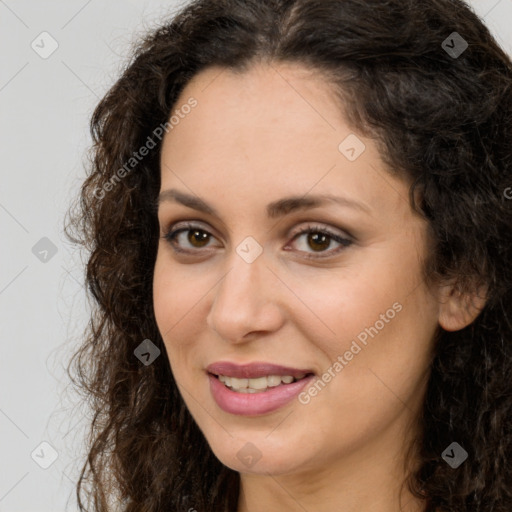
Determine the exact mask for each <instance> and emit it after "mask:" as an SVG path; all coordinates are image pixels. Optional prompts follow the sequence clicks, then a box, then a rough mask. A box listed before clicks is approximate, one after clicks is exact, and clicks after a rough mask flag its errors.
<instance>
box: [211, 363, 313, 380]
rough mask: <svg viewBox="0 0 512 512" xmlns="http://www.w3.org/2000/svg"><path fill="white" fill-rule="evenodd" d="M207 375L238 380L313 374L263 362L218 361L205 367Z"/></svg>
mask: <svg viewBox="0 0 512 512" xmlns="http://www.w3.org/2000/svg"><path fill="white" fill-rule="evenodd" d="M206 370H207V371H208V373H213V374H215V375H226V376H227V377H237V378H238V379H256V378H258V377H265V376H268V375H291V376H292V377H300V376H301V375H305V374H306V375H307V374H308V373H313V371H312V370H311V369H300V368H290V367H287V366H279V365H275V364H271V363H265V362H255V363H249V364H244V365H240V364H235V363H230V362H229V361H219V362H217V363H213V364H210V365H208V366H207V367H206Z"/></svg>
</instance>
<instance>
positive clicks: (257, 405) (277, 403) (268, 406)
mask: <svg viewBox="0 0 512 512" xmlns="http://www.w3.org/2000/svg"><path fill="white" fill-rule="evenodd" d="M207 370H208V372H209V373H208V379H209V380H210V391H211V393H212V396H213V399H214V400H215V402H216V403H217V405H218V406H219V407H220V408H221V409H222V410H223V411H225V412H228V413H230V414H238V415H242V416H257V415H259V414H266V413H269V412H272V411H275V410H276V409H279V408H281V407H283V406H284V405H286V404H287V403H289V402H291V401H292V400H293V399H294V398H295V397H296V396H297V395H298V394H299V393H300V392H301V391H302V390H303V389H304V388H305V387H306V386H307V385H308V384H309V383H310V382H311V381H312V380H313V379H314V378H315V375H313V374H312V372H311V370H307V369H306V370H299V369H297V368H289V367H286V366H277V365H274V364H269V363H251V364H246V365H237V364H234V363H229V362H218V363H214V364H211V365H209V366H208V367H207ZM304 374H306V375H307V374H310V375H308V376H306V377H304V378H303V379H301V380H298V381H297V382H292V383H291V384H280V385H279V386H276V387H273V388H270V389H268V390H267V391H260V392H258V393H239V392H237V391H232V390H231V389H229V388H228V387H227V386H225V385H224V384H223V383H222V382H221V381H220V380H219V379H218V378H217V377H216V375H226V376H228V377H237V378H239V379H243V378H245V379H250V378H257V377H263V376H266V375H291V376H292V377H300V376H301V375H304Z"/></svg>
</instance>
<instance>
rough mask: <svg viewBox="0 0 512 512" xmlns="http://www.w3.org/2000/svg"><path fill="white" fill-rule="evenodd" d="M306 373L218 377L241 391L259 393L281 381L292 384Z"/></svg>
mask: <svg viewBox="0 0 512 512" xmlns="http://www.w3.org/2000/svg"><path fill="white" fill-rule="evenodd" d="M305 375H306V374H305V373H303V374H301V375H298V376H297V377H296V378H294V377H292V376H291V375H268V376H266V377H257V378H255V379H238V378H236V377H228V376H226V375H219V376H218V377H219V380H220V381H221V382H223V383H224V384H225V385H226V386H227V387H229V388H231V389H233V390H235V391H238V392H239V393H257V392H259V391H266V390H267V389H268V388H274V387H276V386H279V385H280V384H281V383H283V384H291V383H292V382H293V381H294V380H300V379H302V378H303V377H305Z"/></svg>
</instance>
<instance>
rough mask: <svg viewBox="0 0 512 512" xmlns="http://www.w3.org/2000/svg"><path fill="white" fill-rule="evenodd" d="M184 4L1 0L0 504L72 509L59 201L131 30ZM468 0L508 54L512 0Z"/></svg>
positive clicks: (66, 261) (67, 250)
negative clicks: (0, 254) (53, 46)
mask: <svg viewBox="0 0 512 512" xmlns="http://www.w3.org/2000/svg"><path fill="white" fill-rule="evenodd" d="M182 4H183V2H180V3H178V2H175V1H167V2H166V1H164V0H144V1H141V0H139V1H137V2H136V1H135V0H130V1H127V0H125V1H123V2H121V1H120V0H109V1H100V0H89V1H87V0H72V1H71V0H68V1H64V0H62V1H45V2H43V1H40V0H33V1H28V0H25V1H18V2H16V1H14V0H6V1H2V0H0V48H1V50H0V52H1V53H0V58H1V66H0V112H1V118H0V119H1V122H0V130H1V132H0V138H1V141H2V144H1V146H0V151H1V158H0V169H1V171H0V172H1V186H0V229H1V233H0V234H1V240H2V241H4V243H3V244H2V249H3V250H2V252H1V253H2V259H1V265H0V315H1V317H0V326H1V330H2V331H1V332H2V335H1V351H2V352H1V357H0V379H1V380H0V389H1V396H0V460H1V464H0V512H31V511H36V512H55V511H62V510H70V511H74V510H78V507H77V504H76V499H75V496H74V494H75V488H74V486H75V482H76V480H77V478H78V474H79V469H80V468H81V466H82V461H83V457H85V450H84V446H83V442H82V440H83V436H84V434H85V425H86V421H85V420H84V417H85V416H84V415H85V414H86V413H87V410H85V408H84V407H83V406H81V405H80V402H79V401H78V398H77V397H76V396H75V395H74V393H73V391H72V388H70V383H69V380H68V378H67V376H66V373H65V367H66V366H67V362H68V359H69V357H70V355H71V353H72V352H73V351H74V350H75V349H76V346H77V343H78V342H79V338H80V335H81V333H82V331H83V328H84V327H85V325H86V323H87V321H88V316H87V311H88V305H87V302H86V300H85V292H84V289H83V270H82V267H81V261H80V257H79V254H78V253H77V251H76V250H74V248H73V247H72V246H71V245H70V244H69V243H68V242H67V240H66V239H65V238H64V236H63V234H62V226H63V222H64V214H65V212H66V210H67V208H68V207H69V205H70V202H71V200H72V199H73V198H74V197H76V194H77V192H78V189H79V186H80V183H81V181H82V179H83V177H84V170H83V167H84V165H85V164H86V150H87V148H88V147H89V145H90V142H91V140H90V136H89V131H88V130H89V128H88V122H89V118H90V115H91V113H92V110H93V108H94V106H95V105H96V103H97V102H98V101H99V99H100V98H101V97H102V96H103V94H104V93H105V92H106V91H107V90H108V88H109V87H110V86H111V85H112V84H113V83H114V81H115V80H116V78H117V76H118V74H119V71H120V70H121V67H122V65H123V64H124V62H125V55H126V51H127V49H128V48H129V46H130V44H131V42H132V41H133V40H135V39H136V38H137V36H138V35H141V34H142V33H144V32H145V31H146V30H147V29H150V28H152V27H154V26H156V25H158V24H159V23H160V22H161V21H162V19H163V18H165V17H167V16H168V15H169V14H172V13H173V12H174V11H175V10H176V9H177V7H179V6H180V5H182ZM471 5H473V6H474V8H475V10H476V11H477V13H478V14H479V15H480V16H482V17H483V18H484V21H485V23H486V24H487V26H488V27H489V28H490V29H491V31H492V32H493V33H494V34H495V36H496V37H497V39H498V41H499V42H500V44H501V45H502V47H503V48H504V49H505V50H506V51H507V52H508V53H509V54H511V55H512V28H511V27H512V24H511V21H512V0H489V1H487V0H474V1H472V2H471ZM42 32H48V33H49V34H50V36H44V35H43V36H40V34H41V33H42ZM41 39H42V40H43V41H42V42H41ZM33 41H35V42H34V46H35V45H38V46H36V48H37V51H38V52H39V53H36V51H35V49H33V48H32V46H31V45H32V42H33ZM53 41H56V43H54V42H53ZM52 44H58V48H57V49H56V50H55V51H54V52H53V53H52V54H51V55H49V56H48V57H47V58H43V57H42V56H41V54H42V55H43V56H46V55H45V54H44V52H48V51H49V50H51V45H52ZM41 239H43V240H41ZM46 239H48V240H46ZM5 241H7V244H6V243H5ZM36 244H37V245H36ZM34 247H35V248H34ZM52 247H53V251H54V252H55V251H56V252H55V254H53V253H52ZM45 250H48V253H45V252H44V251H45ZM43 442H45V443H49V445H51V448H50V447H49V446H48V445H46V444H43V445H41V443H43ZM53 450H55V453H54V452H53ZM52 454H53V455H57V458H56V459H55V460H54V461H53V462H52ZM50 463H51V465H49V467H47V469H44V468H43V467H41V466H45V465H48V464H50Z"/></svg>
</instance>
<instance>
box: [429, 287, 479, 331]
mask: <svg viewBox="0 0 512 512" xmlns="http://www.w3.org/2000/svg"><path fill="white" fill-rule="evenodd" d="M487 290H488V288H487V286H485V285H481V286H479V287H476V289H475V291H474V292H473V293H463V292H461V291H460V290H459V288H458V286H457V284H456V283H455V282H454V281H452V282H450V284H447V285H443V286H441V287H440V304H439V318H438V320H439V325H440V326H441V327H442V328H443V329H444V330H445V331H459V330H460V329H463V328H464V327H466V326H468V325H469V324H471V323H472V322H473V321H474V320H475V319H476V317H477V316H478V315H479V314H480V312H481V311H482V309H483V308H484V306H485V303H486V300H487Z"/></svg>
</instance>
